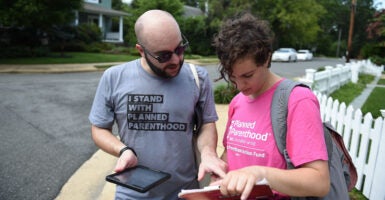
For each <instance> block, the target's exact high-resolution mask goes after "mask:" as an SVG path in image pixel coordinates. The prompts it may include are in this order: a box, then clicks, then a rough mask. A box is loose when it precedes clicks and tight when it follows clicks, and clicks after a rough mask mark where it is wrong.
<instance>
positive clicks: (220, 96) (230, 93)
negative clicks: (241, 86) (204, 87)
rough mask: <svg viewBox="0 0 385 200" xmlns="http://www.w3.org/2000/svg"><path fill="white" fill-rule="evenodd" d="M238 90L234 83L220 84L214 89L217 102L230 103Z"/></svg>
mask: <svg viewBox="0 0 385 200" xmlns="http://www.w3.org/2000/svg"><path fill="white" fill-rule="evenodd" d="M238 92H239V91H238V90H237V89H236V88H235V87H234V86H233V85H232V84H222V85H218V86H217V87H216V88H215V90H214V100H215V103H218V104H228V103H230V101H231V99H233V97H234V96H235V95H236V94H238Z"/></svg>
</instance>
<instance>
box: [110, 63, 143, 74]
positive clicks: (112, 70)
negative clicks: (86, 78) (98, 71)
mask: <svg viewBox="0 0 385 200" xmlns="http://www.w3.org/2000/svg"><path fill="white" fill-rule="evenodd" d="M136 63H137V60H132V61H129V62H125V63H121V64H118V65H114V66H111V67H109V68H108V69H106V70H105V74H115V73H121V72H122V71H125V70H127V69H128V68H132V67H134V66H136Z"/></svg>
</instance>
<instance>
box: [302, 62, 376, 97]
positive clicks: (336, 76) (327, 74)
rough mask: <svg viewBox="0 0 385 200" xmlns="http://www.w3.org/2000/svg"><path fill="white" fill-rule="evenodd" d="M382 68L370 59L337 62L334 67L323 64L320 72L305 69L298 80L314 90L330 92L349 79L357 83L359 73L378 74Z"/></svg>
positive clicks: (324, 92)
mask: <svg viewBox="0 0 385 200" xmlns="http://www.w3.org/2000/svg"><path fill="white" fill-rule="evenodd" d="M382 70H383V66H377V65H375V64H373V63H372V62H371V61H370V60H362V61H356V62H351V63H346V64H344V65H342V64H337V65H336V66H335V67H333V66H325V70H324V71H320V72H317V71H316V70H315V69H307V70H306V76H305V77H303V78H300V79H299V81H300V82H302V83H305V84H306V85H308V86H310V87H311V88H312V89H313V90H315V91H319V92H321V93H323V94H331V93H332V92H334V91H335V90H337V89H339V88H340V87H341V86H342V85H344V84H346V83H348V82H349V81H352V82H353V83H357V80H358V74H359V73H365V74H372V75H374V76H380V75H381V73H382Z"/></svg>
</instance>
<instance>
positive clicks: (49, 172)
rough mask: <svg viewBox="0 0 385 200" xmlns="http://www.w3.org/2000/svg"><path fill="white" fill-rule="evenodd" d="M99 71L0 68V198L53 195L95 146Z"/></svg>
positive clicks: (278, 68)
mask: <svg viewBox="0 0 385 200" xmlns="http://www.w3.org/2000/svg"><path fill="white" fill-rule="evenodd" d="M337 63H341V64H342V63H344V61H343V60H340V59H318V58H316V59H315V60H314V61H311V62H296V63H272V67H271V70H272V71H273V72H275V73H277V74H279V75H280V76H284V77H287V78H295V77H298V76H304V75H305V69H306V68H318V67H323V66H326V65H331V66H335V65H336V64H337ZM206 68H207V69H208V71H209V75H210V78H211V79H212V80H213V79H215V78H217V77H218V72H217V65H209V66H206ZM101 75H102V72H87V73H62V74H60V73H59V74H0V112H1V113H2V114H1V115H0V136H1V139H0V152H1V158H0V184H1V187H0V199H18V200H22V199H39V200H51V199H54V198H55V197H56V196H57V194H58V193H59V191H60V189H61V187H62V186H63V185H64V184H65V183H66V181H67V180H68V179H69V178H70V177H71V175H72V174H73V173H74V172H75V171H76V170H77V169H78V168H79V167H80V166H81V165H82V164H83V163H84V161H86V160H87V159H89V158H90V156H91V155H92V154H93V153H94V152H95V151H96V150H97V149H98V148H97V147H96V146H95V144H94V143H93V141H92V139H91V136H90V124H89V121H88V113H89V111H90V108H91V104H92V100H93V96H94V94H95V90H96V87H97V84H98V81H99V78H100V76H101ZM220 83H223V82H222V81H221V82H219V83H215V84H214V86H216V85H217V84H220ZM101 178H104V177H101Z"/></svg>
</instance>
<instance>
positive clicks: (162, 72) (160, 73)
mask: <svg viewBox="0 0 385 200" xmlns="http://www.w3.org/2000/svg"><path fill="white" fill-rule="evenodd" d="M144 58H145V59H146V61H147V64H148V66H149V67H150V69H151V70H152V71H153V72H154V73H155V74H156V75H157V76H160V77H162V78H166V79H170V78H174V77H175V76H177V75H178V74H179V72H180V70H181V69H182V65H183V62H184V58H183V59H182V60H181V61H180V62H179V70H178V73H177V74H176V75H175V76H170V75H168V74H167V73H166V70H162V69H159V68H158V67H156V66H155V65H154V64H153V63H152V62H151V61H150V60H149V59H148V57H147V54H145V55H144ZM166 68H167V67H166Z"/></svg>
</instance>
